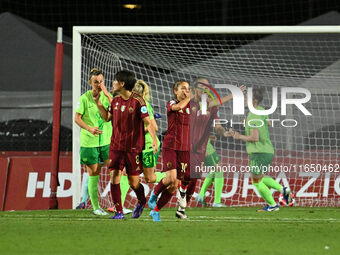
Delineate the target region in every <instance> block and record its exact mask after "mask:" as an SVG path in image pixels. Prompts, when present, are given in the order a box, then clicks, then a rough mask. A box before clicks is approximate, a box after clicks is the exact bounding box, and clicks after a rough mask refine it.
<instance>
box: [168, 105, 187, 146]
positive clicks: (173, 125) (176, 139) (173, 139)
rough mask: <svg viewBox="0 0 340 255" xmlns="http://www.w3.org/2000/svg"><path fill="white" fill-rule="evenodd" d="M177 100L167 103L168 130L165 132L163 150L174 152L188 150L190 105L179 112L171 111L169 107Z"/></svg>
mask: <svg viewBox="0 0 340 255" xmlns="http://www.w3.org/2000/svg"><path fill="white" fill-rule="evenodd" d="M178 102H179V101H178V100H171V101H169V102H168V103H167V116H168V130H167V131H166V134H165V137H164V140H163V146H162V147H163V148H167V149H173V150H176V151H189V150H190V103H188V104H187V105H186V106H185V108H184V109H182V110H179V111H173V110H171V106H172V105H174V104H177V103H178Z"/></svg>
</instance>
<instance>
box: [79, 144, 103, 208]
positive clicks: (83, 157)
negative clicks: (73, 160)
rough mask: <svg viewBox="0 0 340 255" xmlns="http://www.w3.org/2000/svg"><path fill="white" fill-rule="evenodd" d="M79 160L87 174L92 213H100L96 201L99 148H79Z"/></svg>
mask: <svg viewBox="0 0 340 255" xmlns="http://www.w3.org/2000/svg"><path fill="white" fill-rule="evenodd" d="M80 162H81V164H85V165H86V170H87V172H88V174H89V182H88V192H89V196H90V200H91V204H92V207H93V213H94V214H96V215H102V213H101V211H100V210H99V208H100V207H99V202H98V181H99V172H100V166H99V148H98V147H97V148H85V147H81V148H80Z"/></svg>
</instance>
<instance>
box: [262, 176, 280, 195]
mask: <svg viewBox="0 0 340 255" xmlns="http://www.w3.org/2000/svg"><path fill="white" fill-rule="evenodd" d="M262 181H263V183H264V184H265V185H266V186H267V187H268V188H273V189H275V190H277V191H279V192H281V193H282V191H283V188H282V185H281V184H280V183H278V182H277V181H275V180H274V179H273V178H272V177H269V176H266V177H263V178H262Z"/></svg>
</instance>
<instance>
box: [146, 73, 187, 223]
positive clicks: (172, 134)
mask: <svg viewBox="0 0 340 255" xmlns="http://www.w3.org/2000/svg"><path fill="white" fill-rule="evenodd" d="M173 92H174V95H175V99H173V100H170V101H169V102H168V103H167V116H168V130H167V132H166V134H165V137H164V140H163V148H162V157H163V171H164V172H166V177H165V178H163V179H162V180H161V181H160V182H159V183H158V184H157V186H156V187H155V189H154V190H153V191H152V192H151V196H150V199H149V208H150V209H151V212H150V216H151V217H152V218H153V220H154V221H160V218H159V210H160V209H161V208H162V207H163V206H164V205H165V204H166V203H167V202H168V201H169V200H170V199H171V197H172V195H173V193H174V192H175V191H176V189H177V186H178V183H179V180H181V179H182V178H183V176H184V174H186V172H187V171H190V152H189V150H190V87H189V83H188V82H187V81H185V80H178V81H176V82H175V83H174V84H173ZM160 194H161V196H160V198H159V199H158V201H157V197H158V196H159V195H160Z"/></svg>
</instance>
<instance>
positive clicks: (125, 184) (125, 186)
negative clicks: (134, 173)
mask: <svg viewBox="0 0 340 255" xmlns="http://www.w3.org/2000/svg"><path fill="white" fill-rule="evenodd" d="M129 189H130V185H129V180H128V177H127V174H126V171H125V169H124V170H123V171H122V177H121V179H120V190H121V200H122V206H123V213H124V214H125V215H126V214H129V213H132V210H130V209H128V208H125V207H124V203H125V198H126V195H127V193H128V191H129Z"/></svg>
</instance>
